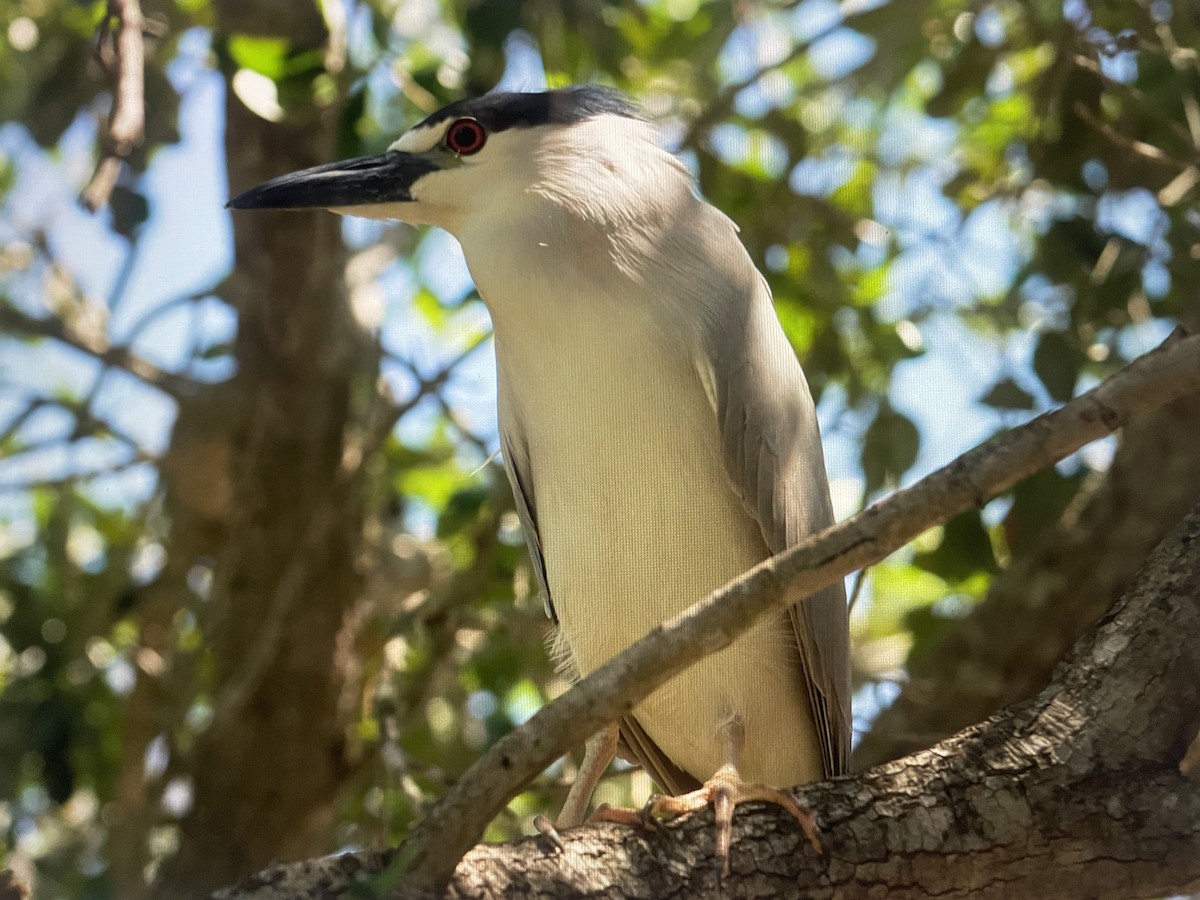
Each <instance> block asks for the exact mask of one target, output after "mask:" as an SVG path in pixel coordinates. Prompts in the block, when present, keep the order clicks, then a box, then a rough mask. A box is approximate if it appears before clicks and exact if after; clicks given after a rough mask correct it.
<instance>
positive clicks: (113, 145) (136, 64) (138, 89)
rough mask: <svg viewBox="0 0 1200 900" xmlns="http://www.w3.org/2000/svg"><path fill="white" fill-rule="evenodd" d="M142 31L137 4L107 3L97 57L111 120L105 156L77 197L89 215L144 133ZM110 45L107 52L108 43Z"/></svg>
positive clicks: (134, 1) (102, 201)
mask: <svg viewBox="0 0 1200 900" xmlns="http://www.w3.org/2000/svg"><path fill="white" fill-rule="evenodd" d="M114 30H115V32H116V34H115V37H114V35H113V32H114ZM144 30H145V23H144V21H143V19H142V9H141V6H140V5H139V4H138V0H108V10H107V11H106V12H105V15H104V20H103V21H102V22H101V23H100V27H99V28H98V29H97V32H96V41H97V56H99V58H100V59H101V61H102V62H105V63H107V64H108V67H109V69H110V74H111V76H112V78H113V107H112V115H111V116H109V119H108V134H107V136H106V137H105V139H104V145H105V149H104V153H103V155H102V156H101V157H100V160H99V161H98V162H97V163H96V170H95V171H94V172H93V173H92V177H91V179H90V180H89V181H88V183H87V186H86V187H84V189H83V192H82V193H81V194H80V196H79V199H80V201H81V202H82V203H83V205H84V206H86V207H87V208H88V209H89V210H91V211H92V212H95V211H96V210H98V209H100V208H101V207H103V206H104V205H105V204H107V203H108V201H109V198H110V197H112V192H113V188H114V187H115V186H116V184H117V176H118V175H119V174H120V172H121V164H122V163H123V162H124V161H125V160H127V159H128V158H129V154H130V153H132V152H133V148H134V147H136V146H137V144H138V142H139V141H140V140H141V139H142V135H143V134H144V133H145V130H146V96H145V77H146V71H145V70H146V59H145V51H144V48H143V47H142V34H143V32H144ZM110 40H111V41H112V48H111V51H110V48H109V46H108V43H107V42H108V41H110Z"/></svg>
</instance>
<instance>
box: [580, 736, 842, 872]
mask: <svg viewBox="0 0 1200 900" xmlns="http://www.w3.org/2000/svg"><path fill="white" fill-rule="evenodd" d="M720 738H721V751H722V759H724V763H723V764H722V765H721V768H719V769H717V771H716V772H715V773H713V776H712V777H711V778H709V779H708V781H706V782H705V783H704V784H703V785H702V786H701V787H700V788H699V789H698V790H695V791H691V792H690V793H687V794H680V795H679V796H678V797H670V796H664V795H661V794H660V795H658V796H655V797H651V798H650V801H649V802H648V803H647V804H646V807H645V809H643V810H642V812H641V814H640V816H639V815H637V814H635V813H633V812H632V810H625V809H616V808H613V807H609V806H608V805H607V804H604V805H601V806H600V808H599V809H597V810H596V812H595V813H594V814H593V816H592V820H594V821H608V822H623V823H626V824H632V823H633V822H635V821H639V820H640V821H642V822H649V821H652V820H653V819H654V818H655V817H657V816H663V815H666V816H678V815H682V814H683V813H689V812H695V811H697V810H700V809H703V808H704V807H706V806H708V805H709V804H710V803H711V804H712V807H713V813H714V815H715V816H716V820H717V821H716V824H717V837H716V846H715V848H714V850H713V854H714V855H715V856H716V858H717V859H718V860H719V861H720V863H721V873H722V875H728V874H729V844H730V840H731V838H732V835H733V810H734V808H735V807H736V806H737V805H738V804H739V803H746V802H748V801H754V800H759V801H763V802H766V803H774V804H776V805H777V806H782V807H783V808H784V809H785V810H787V811H788V812H789V813H791V815H792V816H793V817H794V818H795V819H796V821H797V822H799V823H800V828H801V830H803V832H804V835H805V837H807V838H808V842H809V843H810V844H812V848H813V850H815V851H816V852H817V853H818V854H819V853H820V852H821V839H820V830H819V829H818V828H817V820H816V817H814V816H813V814H812V813H811V812H810V811H809V810H807V809H805V808H804V807H803V806H801V805H800V804H799V803H798V802H797V801H796V798H795V797H793V796H792V795H791V794H789V793H788V792H787V791H783V790H780V789H779V788H775V787H771V786H770V785H767V784H755V783H752V782H745V781H742V777H741V775H739V774H738V764H739V761H740V759H741V755H742V744H743V743H744V741H745V728H744V726H743V725H742V719H741V716H733V717H731V718H730V719H729V721H728V722H726V723H725V724H724V725H722V726H721V730H720Z"/></svg>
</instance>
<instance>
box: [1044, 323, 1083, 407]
mask: <svg viewBox="0 0 1200 900" xmlns="http://www.w3.org/2000/svg"><path fill="white" fill-rule="evenodd" d="M1082 365H1083V354H1082V353H1081V352H1080V351H1079V346H1078V344H1076V343H1074V342H1072V341H1070V340H1068V338H1067V336H1066V335H1065V334H1063V333H1062V332H1060V331H1048V332H1046V333H1045V334H1043V335H1042V337H1041V339H1040V340H1039V341H1038V345H1037V349H1035V350H1034V351H1033V371H1035V372H1037V376H1038V378H1040V379H1041V380H1042V384H1044V385H1045V386H1046V391H1047V392H1048V393H1049V394H1050V396H1051V397H1053V398H1054V399H1055V400H1057V401H1058V402H1059V403H1065V402H1066V401H1068V400H1070V399H1071V397H1072V396H1073V395H1074V394H1075V382H1076V380H1077V379H1078V378H1079V369H1080V367H1081V366H1082Z"/></svg>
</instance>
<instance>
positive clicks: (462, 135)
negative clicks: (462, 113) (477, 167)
mask: <svg viewBox="0 0 1200 900" xmlns="http://www.w3.org/2000/svg"><path fill="white" fill-rule="evenodd" d="M486 141H487V132H486V131H484V130H483V126H482V125H480V124H479V122H477V121H476V120H475V119H459V120H458V121H456V122H455V123H454V124H452V125H451V126H450V127H449V128H447V129H446V146H447V147H448V148H450V149H451V150H453V151H454V152H455V153H457V154H458V155H459V156H470V155H471V154H472V153H478V152H479V151H480V150H481V149H483V145H484V143H485V142H486Z"/></svg>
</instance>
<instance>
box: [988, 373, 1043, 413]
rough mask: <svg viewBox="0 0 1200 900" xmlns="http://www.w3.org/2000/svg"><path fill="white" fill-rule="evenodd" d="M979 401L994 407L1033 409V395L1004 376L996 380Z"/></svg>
mask: <svg viewBox="0 0 1200 900" xmlns="http://www.w3.org/2000/svg"><path fill="white" fill-rule="evenodd" d="M979 402H980V403H986V404H987V405H988V406H991V407H993V408H995V409H1033V407H1034V400H1033V395H1032V394H1031V393H1029V392H1028V391H1027V390H1025V389H1024V388H1023V387H1021V386H1020V385H1019V384H1017V383H1016V382H1015V381H1013V380H1012V379H1011V378H1004V379H1001V380H1000V381H998V382H997V383H996V384H995V385H994V386H993V387H992V389H991V390H990V391H988V392H987V393H986V394H984V395H983V396H982V397H980V398H979Z"/></svg>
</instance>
